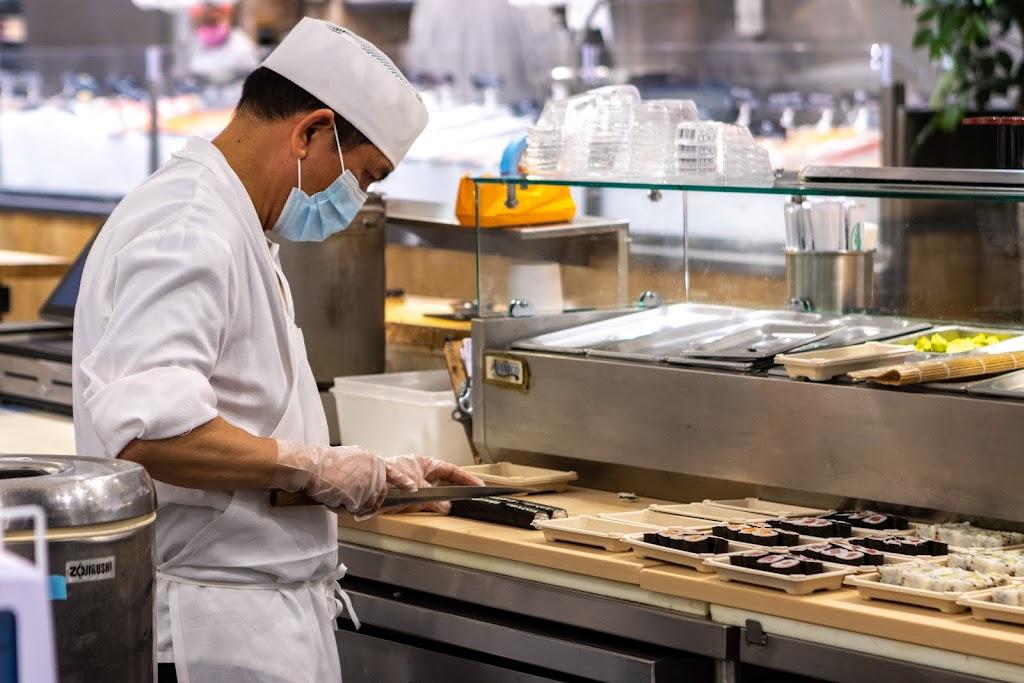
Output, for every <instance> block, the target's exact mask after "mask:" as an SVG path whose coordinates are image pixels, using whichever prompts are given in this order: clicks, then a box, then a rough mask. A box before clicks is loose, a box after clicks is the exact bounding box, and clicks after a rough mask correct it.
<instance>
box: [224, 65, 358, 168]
mask: <svg viewBox="0 0 1024 683" xmlns="http://www.w3.org/2000/svg"><path fill="white" fill-rule="evenodd" d="M317 109H331V108H330V107H328V106H327V105H326V104H324V103H323V102H321V101H320V100H319V99H317V98H316V97H314V96H313V95H311V94H310V93H309V92H307V91H306V90H305V89H303V88H300V87H299V86H297V85H295V84H294V83H292V82H291V81H290V80H288V79H287V78H285V77H284V76H282V75H281V74H279V73H277V72H276V71H272V70H270V69H268V68H266V67H262V66H261V67H259V68H258V69H256V70H255V71H253V72H252V73H251V74H249V75H248V76H247V77H246V79H245V82H244V83H243V84H242V96H241V97H240V98H239V99H238V106H237V107H236V111H237V112H238V113H239V114H246V115H249V116H253V117H255V118H257V119H259V120H261V121H278V120H280V119H285V118H288V117H289V116H293V115H295V114H302V113H306V112H311V111H316V110H317ZM331 111H334V110H333V109H331ZM334 124H335V125H336V126H337V127H338V140H339V141H340V142H341V148H342V149H343V150H346V151H347V150H350V149H353V148H355V147H358V146H359V145H362V144H365V143H368V142H369V140H368V139H367V137H366V136H365V135H363V134H362V133H361V132H359V130H358V129H357V128H356V127H355V126H353V125H352V124H351V123H349V122H348V120H347V119H345V117H343V116H341V115H340V114H338V112H334Z"/></svg>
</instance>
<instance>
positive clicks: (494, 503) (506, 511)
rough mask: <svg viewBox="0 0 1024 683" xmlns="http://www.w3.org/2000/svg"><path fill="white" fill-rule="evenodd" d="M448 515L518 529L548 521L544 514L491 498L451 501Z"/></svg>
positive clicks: (547, 516) (528, 527) (515, 503)
mask: <svg viewBox="0 0 1024 683" xmlns="http://www.w3.org/2000/svg"><path fill="white" fill-rule="evenodd" d="M449 514H450V515H451V516H452V517H463V518H465V519H475V520H477V521H478V522H489V523H491V524H501V525H503V526H512V527H516V528H518V529H532V528H533V523H534V522H535V521H538V520H542V519H550V516H549V515H548V513H546V512H541V511H540V510H536V509H534V508H532V507H528V506H524V505H520V504H518V503H517V502H508V501H504V500H494V499H493V498H469V499H464V500H453V501H452V509H451V512H450V513H449Z"/></svg>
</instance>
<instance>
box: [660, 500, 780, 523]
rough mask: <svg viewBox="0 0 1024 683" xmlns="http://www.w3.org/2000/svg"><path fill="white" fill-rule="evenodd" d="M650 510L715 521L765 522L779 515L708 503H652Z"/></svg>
mask: <svg viewBox="0 0 1024 683" xmlns="http://www.w3.org/2000/svg"><path fill="white" fill-rule="evenodd" d="M649 509H650V510H654V511H655V512H667V513H669V514H672V515H685V516H687V517H699V518H704V519H710V520H712V521H715V522H730V523H739V522H749V521H755V522H763V521H765V520H766V519H771V518H773V517H777V516H778V515H769V514H765V513H759V512H751V511H749V510H730V509H728V508H723V507H717V506H713V505H708V504H706V503H678V504H675V505H651V506H650V508H649Z"/></svg>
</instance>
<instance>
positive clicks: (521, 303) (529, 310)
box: [508, 299, 533, 318]
mask: <svg viewBox="0 0 1024 683" xmlns="http://www.w3.org/2000/svg"><path fill="white" fill-rule="evenodd" d="M508 314H509V317H512V318H529V317H530V316H532V315H533V304H531V303H530V302H529V301H525V300H523V299H513V300H512V301H510V302H509V304H508Z"/></svg>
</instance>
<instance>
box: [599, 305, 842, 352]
mask: <svg viewBox="0 0 1024 683" xmlns="http://www.w3.org/2000/svg"><path fill="white" fill-rule="evenodd" d="M824 320H825V317H824V316H822V315H819V314H817V313H799V312H791V311H747V312H745V313H740V314H737V315H735V316H733V317H731V318H726V319H719V320H711V321H707V322H703V323H697V324H694V325H688V326H686V327H681V328H678V329H675V330H666V331H663V332H656V333H653V334H649V335H647V336H645V337H639V338H637V339H631V340H628V341H621V342H615V343H611V344H606V345H604V346H601V347H596V348H591V349H587V355H588V356H594V357H596V358H614V359H617V360H639V361H645V362H654V363H657V362H660V361H663V360H666V359H668V358H669V357H672V356H677V355H680V354H682V353H685V352H686V351H687V350H688V349H691V348H693V347H694V346H696V345H699V344H702V343H706V342H708V341H710V340H714V339H718V338H720V337H722V336H724V335H727V334H733V333H737V332H740V331H742V330H749V329H752V328H754V327H757V326H759V325H767V324H792V325H813V324H818V325H821V324H823V321H824ZM804 343H806V342H804ZM714 357H718V358H723V357H721V356H714ZM724 359H725V360H733V361H741V362H749V361H753V360H758V358H757V357H756V356H751V354H746V355H743V356H733V357H731V358H729V357H724Z"/></svg>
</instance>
